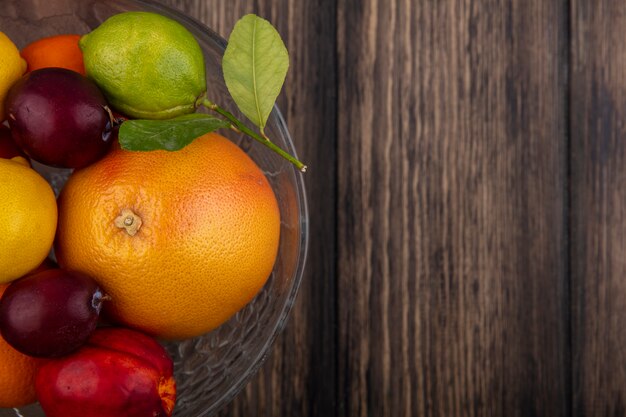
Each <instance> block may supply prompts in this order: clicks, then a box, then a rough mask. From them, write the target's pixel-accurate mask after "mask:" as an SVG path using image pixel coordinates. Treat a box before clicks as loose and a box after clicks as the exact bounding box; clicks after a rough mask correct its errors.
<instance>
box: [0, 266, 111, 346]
mask: <svg viewBox="0 0 626 417" xmlns="http://www.w3.org/2000/svg"><path fill="white" fill-rule="evenodd" d="M103 296H104V295H103V292H102V290H100V288H99V287H98V284H97V283H96V282H95V281H94V280H93V279H92V278H90V277H88V276H87V275H84V274H80V273H77V272H70V271H65V270H63V269H48V270H45V271H43V272H39V273H36V274H33V275H28V276H26V277H23V278H20V279H18V280H16V281H14V282H12V283H11V284H10V285H9V286H8V287H7V289H6V290H5V292H4V295H3V296H2V298H1V299H0V334H2V337H3V338H4V339H5V340H6V341H7V343H9V344H10V345H11V346H13V347H14V348H15V349H16V350H18V351H20V352H22V353H24V354H26V355H30V356H35V357H41V358H54V357H60V356H64V355H67V354H69V353H72V352H74V351H75V350H77V349H78V348H80V347H81V346H82V345H83V344H85V342H86V341H87V339H88V338H89V336H91V334H92V333H93V331H94V330H95V329H96V325H97V322H98V317H99V315H100V310H101V309H102V302H103Z"/></svg>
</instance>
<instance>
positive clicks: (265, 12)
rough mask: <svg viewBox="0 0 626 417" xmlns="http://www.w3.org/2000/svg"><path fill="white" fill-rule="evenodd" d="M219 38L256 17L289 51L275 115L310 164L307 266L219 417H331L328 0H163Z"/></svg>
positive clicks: (332, 61) (332, 196)
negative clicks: (253, 372) (276, 331)
mask: <svg viewBox="0 0 626 417" xmlns="http://www.w3.org/2000/svg"><path fill="white" fill-rule="evenodd" d="M162 3H164V4H167V5H170V6H173V7H175V8H177V9H179V10H182V11H183V12H185V13H188V14H189V15H191V16H193V17H195V18H197V19H199V20H200V21H202V22H203V23H205V24H206V25H207V26H209V27H211V28H212V29H213V30H215V31H216V32H218V33H220V34H221V35H222V36H223V37H225V38H227V37H228V35H229V34H230V31H231V30H232V28H233V26H234V24H235V22H236V21H237V20H238V19H239V18H240V17H242V16H243V15H244V14H246V13H251V12H254V13H257V14H259V15H260V16H262V17H264V18H266V19H268V20H270V21H271V22H272V23H273V24H274V25H275V26H276V27H277V29H278V31H279V33H280V34H281V36H282V37H283V40H284V41H285V43H286V45H287V49H288V50H289V52H290V61H291V63H290V70H289V74H288V77H287V80H286V82H285V88H284V90H283V92H282V93H281V96H280V97H279V100H278V104H279V107H280V109H281V111H282V113H283V115H284V117H285V119H286V121H287V124H288V126H289V129H290V132H291V135H292V137H293V139H294V142H295V146H296V149H297V150H298V156H299V157H300V159H301V160H302V161H304V162H305V163H307V164H308V165H309V172H308V173H307V174H306V176H305V182H306V186H307V194H308V201H309V211H310V213H311V216H310V218H311V220H310V226H309V227H310V244H309V256H308V262H307V264H308V267H307V270H306V273H305V275H304V277H303V281H302V286H301V289H300V294H299V296H298V300H297V302H296V305H295V306H294V308H293V310H292V314H291V318H290V320H289V322H288V324H287V328H286V329H285V331H284V332H283V334H282V335H281V336H280V337H279V338H278V339H277V341H276V342H275V344H274V347H273V349H272V352H271V353H270V355H269V357H268V359H267V360H266V363H265V365H264V366H263V367H262V368H261V370H260V372H259V374H258V375H257V376H256V377H255V378H253V380H252V381H251V383H250V384H248V386H247V387H246V388H245V390H244V391H243V392H242V393H241V394H240V395H239V396H238V397H237V398H236V399H235V400H234V401H233V403H232V404H231V405H230V406H228V407H227V408H226V409H225V410H224V411H223V412H222V413H221V414H220V415H221V416H223V417H226V416H228V417H237V416H242V417H244V416H245V417H254V416H264V417H265V416H268V417H269V416H272V417H273V416H276V417H280V416H284V417H292V416H302V417H306V416H329V417H330V416H332V415H334V413H335V407H336V395H337V388H336V368H337V366H336V355H337V354H336V345H337V342H336V318H337V314H336V308H335V300H336V294H335V292H336V256H335V252H336V249H335V242H336V227H335V226H336V211H335V209H336V207H335V205H336V187H337V181H336V110H337V108H336V106H337V93H336V58H335V44H336V42H335V33H336V29H335V13H336V7H335V1H334V0H316V1H315V2H309V1H302V2H294V1H288V0H256V1H245V0H229V1H201V0H162Z"/></svg>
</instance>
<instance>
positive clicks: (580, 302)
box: [571, 0, 626, 417]
mask: <svg viewBox="0 0 626 417" xmlns="http://www.w3.org/2000/svg"><path fill="white" fill-rule="evenodd" d="M571 22H572V49H571V50H572V79H571V103H572V106H571V137H572V142H571V143H572V145H571V158H572V186H571V188H572V216H571V218H572V224H571V230H572V232H571V236H572V289H573V293H572V294H573V297H572V306H573V323H572V330H573V331H572V336H573V337H572V340H573V354H574V356H573V359H574V362H573V365H574V374H573V375H574V407H575V408H574V413H573V415H575V416H581V417H582V416H585V417H592V416H593V417H596V416H607V417H608V416H611V417H613V416H625V415H626V368H624V363H626V348H625V346H626V279H625V277H626V263H625V262H624V253H626V210H625V207H626V205H625V204H624V202H626V146H625V145H624V144H625V143H626V122H625V121H626V66H625V65H624V63H626V47H625V46H624V39H626V3H624V2H623V1H608V0H606V1H605V0H602V1H595V2H587V1H580V0H574V1H572V19H571Z"/></svg>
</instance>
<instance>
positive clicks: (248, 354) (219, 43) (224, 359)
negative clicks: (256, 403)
mask: <svg viewBox="0 0 626 417" xmlns="http://www.w3.org/2000/svg"><path fill="white" fill-rule="evenodd" d="M2 6H3V7H2V9H3V10H2V13H1V15H0V31H2V32H4V33H6V34H7V35H8V36H9V37H10V38H11V40H13V42H15V43H16V45H17V46H18V47H19V48H22V47H24V46H25V45H27V44H28V43H29V42H32V41H34V40H36V39H39V38H42V37H45V36H52V35H56V34H61V33H78V34H83V33H87V32H89V31H90V30H92V29H94V28H96V27H97V26H98V25H99V24H100V23H102V22H103V21H104V20H105V19H107V18H108V17H109V16H111V15H113V14H116V13H120V12H124V11H132V10H147V11H152V12H156V13H160V14H162V15H165V16H168V17H171V18H173V19H175V20H177V21H179V22H180V23H182V24H183V25H184V26H186V27H187V28H188V29H189V30H190V31H191V32H192V33H193V35H194V36H195V37H196V39H197V40H198V42H199V44H200V46H201V47H202V50H203V52H204V55H205V59H206V72H207V85H208V97H209V98H210V99H211V100H212V101H214V102H216V103H219V104H220V105H222V106H223V107H225V108H227V109H228V110H230V111H232V112H233V113H235V114H236V115H237V116H238V117H240V118H242V115H241V114H240V113H238V112H237V111H236V108H235V107H234V106H233V104H232V100H230V99H229V97H230V96H229V94H228V91H227V89H226V86H225V84H224V80H223V77H222V72H221V58H222V55H223V52H224V48H225V46H226V41H225V40H224V39H222V38H221V37H220V36H219V35H217V34H216V33H215V32H213V31H211V30H210V29H208V28H207V27H206V26H204V25H202V24H201V23H199V22H198V21H196V20H194V19H192V18H190V17H188V16H185V15H183V14H181V13H179V12H177V11H175V10H172V9H170V8H167V7H165V6H162V5H159V4H157V3H154V2H152V1H145V0H90V1H85V0H5V1H3V3H2ZM221 133H222V134H224V135H225V136H228V137H229V138H230V139H231V140H233V141H234V142H236V143H238V144H239V145H240V146H241V147H242V148H243V149H244V150H245V151H246V152H247V153H248V154H249V155H250V157H252V159H254V161H255V162H256V163H257V164H258V165H259V166H260V167H261V168H262V169H263V171H264V172H265V174H266V176H267V178H268V180H269V181H270V183H271V185H272V187H273V189H274V192H275V194H276V197H277V200H278V204H279V206H280V211H281V239H280V246H279V252H278V258H277V260H276V264H275V266H274V270H273V272H272V275H271V277H270V278H269V280H268V282H267V284H266V285H265V287H264V288H263V290H262V291H261V292H260V293H259V294H258V295H257V297H256V298H255V299H254V300H253V301H252V302H251V303H250V304H248V305H247V306H246V307H245V308H244V309H243V310H241V311H240V312H239V313H237V314H236V315H235V316H234V317H233V318H232V319H231V320H230V321H228V322H227V323H225V324H223V325H222V326H221V327H219V328H217V329H216V330H214V331H213V332H211V333H208V334H206V335H204V336H201V337H198V338H195V339H192V340H187V341H183V342H178V343H166V344H165V346H166V347H167V349H168V351H169V353H170V354H171V355H172V357H173V359H174V366H175V376H176V381H177V385H178V400H177V404H176V408H175V412H174V415H175V416H185V417H200V416H208V415H211V414H213V413H215V412H216V411H218V410H219V409H220V408H222V407H223V406H224V405H225V404H227V403H228V402H229V401H230V400H231V399H232V398H233V397H234V396H235V395H236V394H237V393H238V392H239V391H240V390H241V389H242V388H243V387H244V385H245V384H246V382H247V381H248V380H249V379H250V377H251V376H253V375H254V374H255V373H256V371H257V370H258V368H259V367H260V366H261V364H262V362H263V360H264V358H265V356H266V355H267V354H268V350H269V348H270V346H271V344H272V342H273V341H274V339H275V338H276V336H277V335H278V333H279V332H280V331H281V330H282V328H283V327H284V325H285V321H286V319H287V316H288V314H289V311H290V309H291V306H292V305H293V302H294V299H295V297H296V293H297V291H298V287H299V284H300V280H301V278H302V271H303V267H304V262H305V258H306V251H307V240H308V217H307V207H306V200H305V191H304V184H303V179H302V174H301V173H300V172H299V171H297V170H296V169H295V168H294V167H293V166H292V165H291V164H289V163H288V162H287V161H285V160H284V159H282V158H281V157H279V156H278V155H276V154H274V153H273V152H272V151H270V150H269V149H267V148H265V147H263V146H262V145H260V144H258V143H256V142H254V141H251V140H249V139H247V138H244V137H241V136H238V135H237V134H235V133H233V132H221ZM266 133H267V134H268V135H269V136H270V137H271V138H272V139H273V141H274V142H275V143H276V144H277V145H279V146H280V147H282V148H283V149H285V150H286V151H287V152H289V153H291V154H294V155H295V150H294V147H293V144H292V141H291V138H290V137H289V132H288V130H287V126H286V124H285V121H284V120H283V118H282V116H281V114H280V112H279V110H278V108H275V109H274V111H273V113H272V115H271V117H270V119H269V121H268V125H267V127H266ZM35 168H36V169H38V170H39V171H40V172H41V173H42V174H43V175H44V176H45V177H46V178H47V179H48V180H49V181H50V183H51V184H52V185H53V187H54V188H55V191H56V192H58V191H59V190H60V188H61V187H62V186H63V184H64V182H65V180H66V179H67V177H68V175H69V171H68V170H62V169H54V168H50V167H46V166H42V165H38V164H36V166H35ZM43 415H44V414H43V412H42V411H41V409H40V407H39V406H38V405H36V404H33V405H30V406H27V407H23V408H20V409H19V410H18V409H0V417H9V416H10V417H16V416H24V417H43ZM120 417H122V416H120Z"/></svg>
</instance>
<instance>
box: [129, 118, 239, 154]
mask: <svg viewBox="0 0 626 417" xmlns="http://www.w3.org/2000/svg"><path fill="white" fill-rule="evenodd" d="M229 126H230V124H229V123H228V122H227V121H225V120H222V119H218V118H217V117H214V116H210V115H208V114H200V113H194V114H186V115H184V116H179V117H175V118H173V119H168V120H127V121H125V122H124V123H122V126H120V131H119V142H120V145H121V146H122V148H123V149H127V150H130V151H154V150H158V149H163V150H167V151H177V150H179V149H182V148H184V147H185V146H187V145H189V144H190V143H191V142H193V140H194V139H196V138H197V137H200V136H202V135H204V134H205V133H209V132H213V131H214V130H217V129H220V128H227V127H229Z"/></svg>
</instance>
